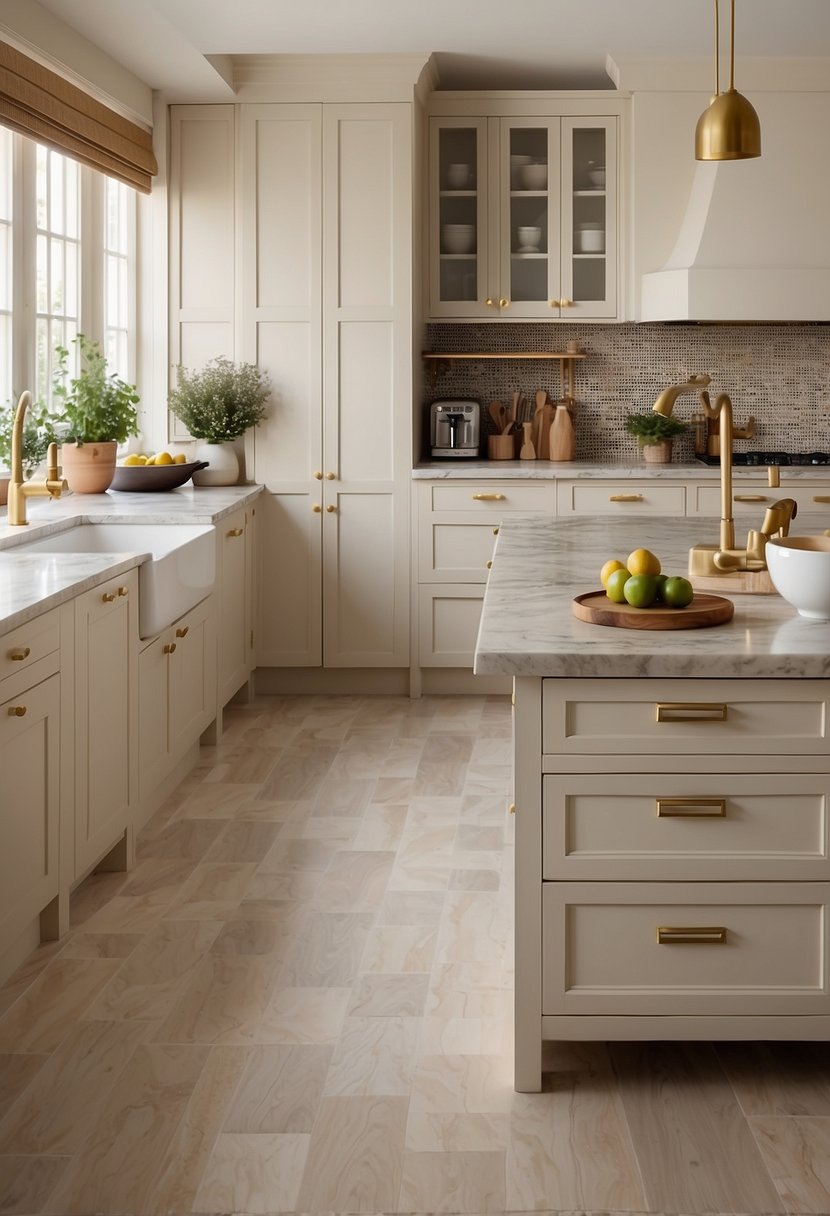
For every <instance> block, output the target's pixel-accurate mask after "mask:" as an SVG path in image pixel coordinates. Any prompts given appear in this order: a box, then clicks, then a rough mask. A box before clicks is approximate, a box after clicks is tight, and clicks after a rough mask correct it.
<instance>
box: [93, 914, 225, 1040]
mask: <svg viewBox="0 0 830 1216" xmlns="http://www.w3.org/2000/svg"><path fill="white" fill-rule="evenodd" d="M221 930H222V925H221V923H220V922H218V921H204V922H200V921H187V920H175V921H174V920H170V921H162V922H161V923H160V924H158V925H156V926H155V927H154V928H153V929H151V930H150V932H149V933H147V934H146V935H145V937H144V940H143V941H142V943H141V945H140V946H139V947H138V948H137V949H136V950H134V951H133V953H132V954H131V955H130V957H129V958H128V959H127V960H126V961H125V962H124V963H123V965H122V966H121V967H120V968H119V970H118V972H117V973H116V974H115V975H114V976H113V978H112V979H111V980H110V982H109V983H108V984H107V986H106V987H105V988H104V989H103V990H102V991H101V992H100V993H99V994H98V996H97V997H96V999H95V1000H94V1001H93V1002H92V1004H91V1005H90V1006H89V1008H88V1009H87V1012H86V1017H87V1018H105V1019H106V1018H110V1019H111V1018H140V1019H145V1020H147V1019H152V1018H159V1019H160V1018H164V1017H167V1015H168V1014H169V1013H170V1011H171V1010H172V1008H173V1006H174V1004H175V1002H176V1000H177V998H178V995H179V991H180V989H181V988H182V986H183V984H184V983H185V982H186V980H187V977H188V976H189V975H190V974H192V972H193V969H194V968H195V967H196V966H197V964H198V963H199V962H200V961H201V960H202V959H203V958H204V956H205V954H206V953H207V952H208V950H209V949H210V947H211V946H212V945H213V942H214V941H215V940H216V938H217V936H218V935H219V933H220V932H221Z"/></svg>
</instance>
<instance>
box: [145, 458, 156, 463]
mask: <svg viewBox="0 0 830 1216" xmlns="http://www.w3.org/2000/svg"><path fill="white" fill-rule="evenodd" d="M144 463H145V464H155V463H156V458H155V456H148V457H147V459H146V460H145V461H144Z"/></svg>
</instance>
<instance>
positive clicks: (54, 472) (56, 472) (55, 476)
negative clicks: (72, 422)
mask: <svg viewBox="0 0 830 1216" xmlns="http://www.w3.org/2000/svg"><path fill="white" fill-rule="evenodd" d="M62 472H63V470H62V469H61V466H60V465H59V464H58V445H57V444H56V443H50V444H49V447H48V448H47V449H46V489H47V490H48V491H49V495H50V497H52V498H60V496H61V494H62V493H63V492H64V491H65V490H68V489H69V483H68V482H67V481H66V479H65V478H64V477H62V476H61V474H62Z"/></svg>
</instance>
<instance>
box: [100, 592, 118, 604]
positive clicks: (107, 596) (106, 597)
mask: <svg viewBox="0 0 830 1216" xmlns="http://www.w3.org/2000/svg"><path fill="white" fill-rule="evenodd" d="M101 599H102V600H103V601H104V603H105V604H111V603H112V602H113V600H114V599H115V596H114V595H110V593H109V591H105V592H104V594H103V595H102V596H101Z"/></svg>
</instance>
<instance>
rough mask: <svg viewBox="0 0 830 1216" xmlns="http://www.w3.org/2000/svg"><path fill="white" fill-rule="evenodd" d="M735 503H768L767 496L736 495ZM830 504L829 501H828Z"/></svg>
mask: <svg viewBox="0 0 830 1216" xmlns="http://www.w3.org/2000/svg"><path fill="white" fill-rule="evenodd" d="M735 502H769V495H768V494H736V495H735ZM828 502H830V499H828Z"/></svg>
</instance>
